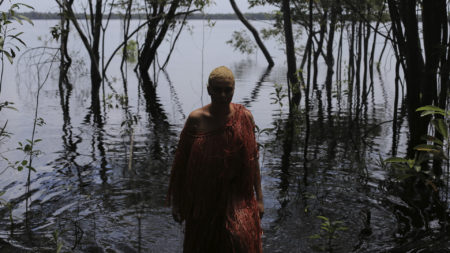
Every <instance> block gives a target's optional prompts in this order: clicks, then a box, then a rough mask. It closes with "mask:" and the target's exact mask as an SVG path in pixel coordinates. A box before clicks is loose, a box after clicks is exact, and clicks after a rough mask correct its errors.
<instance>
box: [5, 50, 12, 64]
mask: <svg viewBox="0 0 450 253" xmlns="http://www.w3.org/2000/svg"><path fill="white" fill-rule="evenodd" d="M3 53H4V54H5V55H6V57H7V58H8V60H9V62H10V63H11V64H13V57H12V56H11V55H10V54H9V53H8V52H7V51H3Z"/></svg>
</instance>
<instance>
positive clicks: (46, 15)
mask: <svg viewBox="0 0 450 253" xmlns="http://www.w3.org/2000/svg"><path fill="white" fill-rule="evenodd" d="M21 14H22V15H24V16H26V17H28V18H30V19H60V16H59V15H60V14H59V13H50V12H25V13H21ZM76 16H77V18H78V19H82V18H84V17H85V15H84V13H78V14H76ZM244 16H245V17H246V18H247V19H249V20H271V19H274V18H275V15H274V14H271V13H262V12H260V13H245V14H244ZM122 18H123V15H122V14H112V15H111V19H122ZM132 18H133V19H139V18H141V19H145V15H144V14H133V15H132ZM188 19H221V20H226V19H230V20H234V19H238V18H237V17H236V15H235V14H234V13H224V14H220V13H219V14H202V13H194V14H191V15H190V16H189V17H188Z"/></svg>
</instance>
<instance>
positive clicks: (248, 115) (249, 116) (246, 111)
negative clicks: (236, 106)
mask: <svg viewBox="0 0 450 253" xmlns="http://www.w3.org/2000/svg"><path fill="white" fill-rule="evenodd" d="M244 113H245V116H247V117H248V118H249V119H250V120H251V121H252V123H253V125H255V120H254V119H253V115H252V113H251V112H250V111H249V110H248V109H246V108H245V109H244Z"/></svg>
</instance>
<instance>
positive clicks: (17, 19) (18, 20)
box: [12, 15, 23, 25]
mask: <svg viewBox="0 0 450 253" xmlns="http://www.w3.org/2000/svg"><path fill="white" fill-rule="evenodd" d="M12 18H13V19H15V20H16V21H17V22H19V24H21V25H23V23H22V20H20V19H19V18H18V17H16V16H14V15H13V16H12Z"/></svg>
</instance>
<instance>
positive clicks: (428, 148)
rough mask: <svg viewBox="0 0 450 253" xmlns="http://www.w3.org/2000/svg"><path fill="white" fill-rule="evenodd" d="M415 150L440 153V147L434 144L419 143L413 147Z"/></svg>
mask: <svg viewBox="0 0 450 253" xmlns="http://www.w3.org/2000/svg"><path fill="white" fill-rule="evenodd" d="M414 149H415V150H417V151H424V152H431V153H440V152H441V149H440V148H439V147H437V146H435V145H428V144H420V145H417V146H415V147H414Z"/></svg>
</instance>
